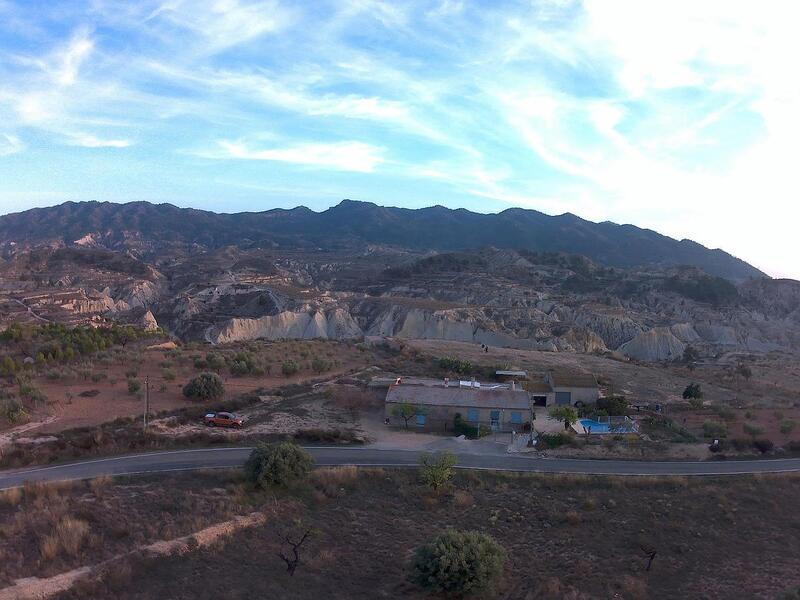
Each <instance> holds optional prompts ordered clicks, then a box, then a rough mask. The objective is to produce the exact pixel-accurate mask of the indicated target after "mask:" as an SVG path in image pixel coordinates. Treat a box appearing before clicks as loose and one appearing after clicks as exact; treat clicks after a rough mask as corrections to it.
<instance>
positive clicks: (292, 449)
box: [244, 442, 314, 488]
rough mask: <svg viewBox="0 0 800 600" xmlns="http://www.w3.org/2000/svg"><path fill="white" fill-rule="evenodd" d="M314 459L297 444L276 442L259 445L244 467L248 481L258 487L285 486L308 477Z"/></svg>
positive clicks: (251, 453)
mask: <svg viewBox="0 0 800 600" xmlns="http://www.w3.org/2000/svg"><path fill="white" fill-rule="evenodd" d="M313 466H314V459H313V458H311V455H310V454H309V453H308V452H306V451H305V450H303V449H302V448H301V447H300V446H298V445H297V444H293V443H291V442H277V443H272V444H259V445H258V446H256V447H255V448H253V451H252V452H250V457H249V458H248V459H247V462H246V463H245V465H244V472H245V476H246V477H247V479H248V481H250V482H251V483H253V484H254V485H256V486H258V487H262V488H264V487H267V486H269V485H282V486H286V485H288V484H290V483H292V482H293V481H296V480H298V479H303V478H305V477H306V476H308V474H309V472H310V471H311V468H312V467H313Z"/></svg>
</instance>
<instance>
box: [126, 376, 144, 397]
mask: <svg viewBox="0 0 800 600" xmlns="http://www.w3.org/2000/svg"><path fill="white" fill-rule="evenodd" d="M141 389H142V382H141V381H139V380H138V379H128V393H129V394H136V393H137V392H138V391H139V390H141Z"/></svg>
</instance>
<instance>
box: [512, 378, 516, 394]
mask: <svg viewBox="0 0 800 600" xmlns="http://www.w3.org/2000/svg"><path fill="white" fill-rule="evenodd" d="M511 391H512V392H515V391H517V382H516V381H514V380H513V379H512V380H511Z"/></svg>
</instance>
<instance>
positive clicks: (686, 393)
mask: <svg viewBox="0 0 800 600" xmlns="http://www.w3.org/2000/svg"><path fill="white" fill-rule="evenodd" d="M683 399H684V400H688V401H689V404H690V405H691V406H692V408H700V407H702V406H703V390H702V389H701V388H700V384H699V383H690V384H689V385H687V386H686V389H685V390H683Z"/></svg>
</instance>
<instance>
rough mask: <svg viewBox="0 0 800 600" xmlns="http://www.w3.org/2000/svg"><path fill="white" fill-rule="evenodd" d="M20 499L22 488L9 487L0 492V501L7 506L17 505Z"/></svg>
mask: <svg viewBox="0 0 800 600" xmlns="http://www.w3.org/2000/svg"><path fill="white" fill-rule="evenodd" d="M21 501H22V488H18V487H17V488H11V489H8V490H4V491H3V492H2V493H0V502H2V503H3V504H7V505H8V506H17V505H18V504H19V503H20V502H21Z"/></svg>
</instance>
